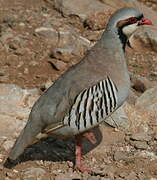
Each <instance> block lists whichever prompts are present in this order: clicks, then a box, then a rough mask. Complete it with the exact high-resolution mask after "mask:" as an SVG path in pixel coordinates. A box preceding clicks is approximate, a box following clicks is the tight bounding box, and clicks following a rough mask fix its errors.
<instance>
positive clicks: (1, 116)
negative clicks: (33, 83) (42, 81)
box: [0, 84, 39, 136]
mask: <svg viewBox="0 0 157 180" xmlns="http://www.w3.org/2000/svg"><path fill="white" fill-rule="evenodd" d="M0 89H1V91H0V101H1V103H0V124H1V131H0V136H7V135H11V136H12V135H13V136H15V135H16V133H17V132H19V130H21V129H22V127H23V126H24V124H25V123H24V121H22V120H26V119H27V117H28V114H29V112H30V108H31V107H32V104H33V103H34V101H35V100H36V99H37V97H38V96H39V91H38V90H37V89H32V90H25V89H21V88H20V87H19V86H17V85H14V84H0Z"/></svg>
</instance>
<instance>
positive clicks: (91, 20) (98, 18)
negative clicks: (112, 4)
mask: <svg viewBox="0 0 157 180" xmlns="http://www.w3.org/2000/svg"><path fill="white" fill-rule="evenodd" d="M112 13H113V10H104V11H100V12H95V13H93V14H92V15H90V16H88V17H87V20H86V22H85V24H86V25H87V26H88V27H89V28H90V29H92V30H94V31H95V30H102V29H104V28H105V25H106V24H107V22H108V18H109V17H110V15H111V14H112Z"/></svg>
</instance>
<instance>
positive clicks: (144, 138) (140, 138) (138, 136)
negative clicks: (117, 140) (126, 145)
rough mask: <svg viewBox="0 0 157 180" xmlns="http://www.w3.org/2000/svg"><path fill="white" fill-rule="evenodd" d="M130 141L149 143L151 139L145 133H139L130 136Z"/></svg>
mask: <svg viewBox="0 0 157 180" xmlns="http://www.w3.org/2000/svg"><path fill="white" fill-rule="evenodd" d="M131 139H132V140H136V141H150V140H151V139H152V137H151V136H149V135H148V134H147V133H145V132H139V133H135V134H133V135H132V136H131Z"/></svg>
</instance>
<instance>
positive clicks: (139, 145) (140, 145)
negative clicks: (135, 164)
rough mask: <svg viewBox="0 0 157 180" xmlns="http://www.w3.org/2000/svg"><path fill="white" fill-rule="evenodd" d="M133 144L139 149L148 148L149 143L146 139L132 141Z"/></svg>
mask: <svg viewBox="0 0 157 180" xmlns="http://www.w3.org/2000/svg"><path fill="white" fill-rule="evenodd" d="M131 144H132V145H133V146H134V147H135V148H137V149H143V150H144V149H148V144H147V143H146V142H145V141H144V142H142V141H132V143H131Z"/></svg>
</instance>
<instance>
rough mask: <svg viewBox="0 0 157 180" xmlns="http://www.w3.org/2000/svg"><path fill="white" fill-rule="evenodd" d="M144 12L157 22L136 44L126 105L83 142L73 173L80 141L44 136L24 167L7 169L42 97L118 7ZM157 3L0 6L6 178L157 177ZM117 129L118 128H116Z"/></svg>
mask: <svg viewBox="0 0 157 180" xmlns="http://www.w3.org/2000/svg"><path fill="white" fill-rule="evenodd" d="M123 6H132V7H137V8H139V9H141V10H142V11H143V12H144V14H145V16H146V17H148V18H149V19H151V20H152V21H153V23H154V26H152V27H150V26H149V27H147V26H145V27H142V28H141V29H139V30H138V31H137V32H135V33H134V35H133V36H132V37H131V38H130V45H131V48H130V47H127V50H126V57H127V62H128V67H129V72H130V77H131V81H132V89H131V90H130V96H129V98H128V100H127V102H126V103H125V104H124V105H123V106H122V107H121V108H120V109H119V110H118V111H117V112H115V113H114V114H113V115H112V118H109V119H107V120H106V123H108V124H110V126H109V125H107V124H106V123H104V124H101V125H100V127H99V128H96V129H94V130H93V131H94V133H95V134H96V135H97V137H98V143H97V144H96V145H95V146H92V145H90V143H89V142H88V141H87V140H86V139H85V141H84V156H83V162H84V164H85V165H86V166H89V167H92V168H93V170H94V172H93V173H92V174H91V173H87V172H85V173H80V172H78V171H75V170H73V166H74V164H73V162H74V139H73V138H72V139H68V140H66V141H62V140H61V139H55V138H53V137H48V138H43V139H41V140H39V141H37V142H36V143H35V144H33V145H32V146H30V147H28V148H27V149H26V151H25V152H24V154H23V155H22V157H21V159H20V163H19V164H18V165H16V166H15V167H13V168H12V169H7V168H4V167H3V163H4V161H5V159H6V158H7V154H8V152H9V150H10V148H11V147H12V145H13V143H14V141H15V139H16V137H17V136H18V134H19V132H20V131H21V129H22V128H23V127H24V125H25V123H26V121H27V118H28V115H29V112H30V110H31V107H32V105H33V104H34V102H35V101H36V99H37V98H38V97H39V96H40V95H41V94H42V93H43V92H44V91H45V90H46V89H47V88H48V87H49V86H50V85H51V84H52V83H53V82H54V81H55V80H56V79H57V78H58V77H59V76H60V75H61V74H62V73H63V72H64V71H65V70H67V69H68V68H69V67H70V66H72V65H73V64H75V63H77V62H78V61H79V60H80V59H81V58H82V57H83V56H84V55H85V53H86V51H87V50H88V49H90V48H91V47H92V46H93V45H94V43H95V42H96V41H97V40H98V39H99V38H100V36H101V34H102V32H103V30H104V28H105V25H106V22H107V20H108V18H109V16H110V15H111V14H112V13H113V12H114V11H115V10H116V9H117V8H119V7H123ZM156 10H157V1H156V0H139V1H136V0H134V1H133V0H128V1H126V0H119V1H117V0H112V1H111V0H77V1H74V0H73V1H72V0H33V1H32V0H16V1H15V0H14V1H10V0H5V1H4V0H0V144H1V146H0V180H123V179H124V180H139V179H140V180H155V179H157V13H156ZM111 126H112V127H111Z"/></svg>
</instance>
